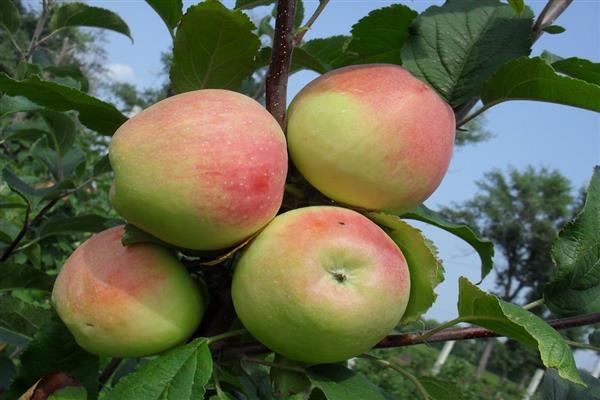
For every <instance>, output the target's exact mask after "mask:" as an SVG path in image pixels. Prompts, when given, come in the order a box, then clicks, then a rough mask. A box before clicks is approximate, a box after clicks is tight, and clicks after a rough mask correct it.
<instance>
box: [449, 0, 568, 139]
mask: <svg viewBox="0 0 600 400" xmlns="http://www.w3.org/2000/svg"><path fill="white" fill-rule="evenodd" d="M572 2H573V0H549V1H548V3H547V4H546V7H544V9H543V10H542V12H541V13H540V15H539V17H538V18H537V20H536V21H535V23H534V24H533V31H532V34H531V40H532V44H533V43H535V42H536V41H537V40H538V39H539V38H540V36H541V35H542V33H544V30H543V29H544V28H545V27H546V26H548V25H551V24H552V23H553V22H554V21H556V19H557V18H558V17H559V16H560V15H561V14H562V13H563V12H564V11H565V10H566V9H567V7H569V5H570V4H571V3H572ZM477 102H479V96H478V97H474V98H472V99H471V100H469V101H467V102H466V103H465V104H463V105H462V106H460V107H459V108H458V109H456V111H455V113H454V114H455V116H456V127H457V128H460V127H461V126H463V125H464V124H466V123H467V122H469V121H471V120H472V119H474V118H475V117H477V116H479V115H480V114H481V113H482V112H483V111H485V110H487V109H488V108H490V107H491V106H492V105H493V104H488V105H487V106H484V107H483V108H481V109H479V110H477V111H475V112H474V113H473V114H472V115H469V116H467V115H468V114H469V112H470V111H471V110H472V109H473V107H475V105H476V104H477Z"/></svg>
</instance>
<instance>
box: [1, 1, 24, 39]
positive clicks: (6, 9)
mask: <svg viewBox="0 0 600 400" xmlns="http://www.w3.org/2000/svg"><path fill="white" fill-rule="evenodd" d="M20 23H21V21H20V16H19V10H18V9H17V7H16V6H15V4H14V3H13V2H12V0H0V25H1V26H3V27H4V28H5V29H6V30H8V31H9V32H11V33H15V32H17V29H19V25H20Z"/></svg>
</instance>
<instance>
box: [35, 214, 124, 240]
mask: <svg viewBox="0 0 600 400" xmlns="http://www.w3.org/2000/svg"><path fill="white" fill-rule="evenodd" d="M115 222H117V221H114V220H111V219H108V218H105V217H102V216H100V215H96V214H88V215H78V216H74V217H63V216H58V217H53V218H51V219H49V220H47V221H46V222H45V223H44V224H43V225H42V226H41V228H40V230H39V231H38V233H37V237H38V238H45V237H48V236H54V235H71V234H74V233H88V232H93V233H95V232H100V231H102V230H104V229H108V228H110V227H112V226H114V225H115Z"/></svg>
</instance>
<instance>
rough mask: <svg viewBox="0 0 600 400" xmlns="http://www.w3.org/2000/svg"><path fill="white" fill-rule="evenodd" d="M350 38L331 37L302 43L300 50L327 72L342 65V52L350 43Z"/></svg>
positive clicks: (341, 36)
mask: <svg viewBox="0 0 600 400" xmlns="http://www.w3.org/2000/svg"><path fill="white" fill-rule="evenodd" d="M350 40H351V38H350V36H343V35H337V36H331V37H328V38H323V39H312V40H309V41H308V42H304V43H303V44H302V46H300V48H301V49H303V50H304V51H306V52H307V53H308V54H310V55H311V56H313V57H315V58H316V59H318V60H319V61H320V62H321V63H322V64H323V65H325V66H326V67H327V70H331V69H333V68H338V67H341V66H343V65H344V61H345V59H344V54H343V53H344V51H345V49H346V46H348V43H349V42H350Z"/></svg>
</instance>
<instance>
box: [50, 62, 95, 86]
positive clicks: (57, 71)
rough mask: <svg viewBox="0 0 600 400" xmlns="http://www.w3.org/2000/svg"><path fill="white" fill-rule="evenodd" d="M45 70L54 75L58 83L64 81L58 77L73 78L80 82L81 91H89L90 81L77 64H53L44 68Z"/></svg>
mask: <svg viewBox="0 0 600 400" xmlns="http://www.w3.org/2000/svg"><path fill="white" fill-rule="evenodd" d="M44 72H46V73H50V74H51V75H53V76H54V78H55V80H56V81H58V83H61V82H62V81H60V80H59V79H58V78H72V79H73V80H75V81H76V82H78V84H79V87H78V89H80V90H81V91H83V92H87V91H88V89H89V86H90V82H89V81H88V79H87V77H86V76H85V75H84V73H83V71H81V69H80V68H79V67H78V66H77V65H52V66H50V67H46V68H44Z"/></svg>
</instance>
